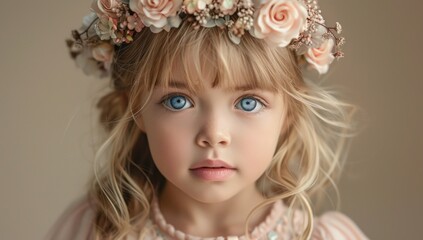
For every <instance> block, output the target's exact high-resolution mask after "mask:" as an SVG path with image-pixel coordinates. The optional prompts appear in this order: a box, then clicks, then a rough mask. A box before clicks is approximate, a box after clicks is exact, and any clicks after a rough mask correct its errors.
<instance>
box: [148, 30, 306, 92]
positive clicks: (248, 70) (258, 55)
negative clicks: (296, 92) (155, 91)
mask: <svg viewBox="0 0 423 240" xmlns="http://www.w3.org/2000/svg"><path fill="white" fill-rule="evenodd" d="M227 34H228V33H227V32H226V31H224V30H221V29H219V28H200V29H198V30H196V29H194V28H193V27H192V26H191V25H189V24H182V25H181V26H180V27H179V28H178V29H172V30H171V31H170V32H168V33H167V32H163V33H160V34H156V36H153V39H152V41H153V42H156V43H157V42H158V41H157V40H158V39H155V38H162V39H161V42H162V43H163V44H162V45H161V47H160V48H157V49H156V50H157V51H159V52H156V53H155V54H147V56H154V60H153V59H146V62H150V63H151V62H154V63H155V64H154V66H151V67H152V68H153V69H157V71H158V72H156V73H155V74H154V76H149V80H150V81H148V79H145V80H146V83H147V85H148V86H149V87H148V89H150V90H151V89H152V88H153V87H154V86H157V85H160V86H164V87H169V85H170V84H171V83H172V82H174V81H178V82H183V83H185V85H186V86H187V88H188V90H190V91H192V92H197V91H198V90H199V89H201V88H203V87H204V86H203V84H204V81H203V80H204V79H205V78H208V79H213V82H212V86H213V87H222V88H227V89H245V90H248V89H255V88H258V89H265V90H269V91H274V92H279V91H283V89H285V87H284V86H286V85H285V84H286V83H290V82H293V79H298V75H296V74H293V72H297V73H298V72H299V71H292V68H293V67H294V68H296V67H295V66H294V64H293V63H294V62H295V59H293V55H292V53H291V52H290V50H288V49H286V48H272V47H270V46H268V45H267V44H266V43H265V42H264V41H263V40H260V39H256V38H254V37H252V36H250V35H249V34H248V33H247V34H245V35H244V36H243V37H242V40H241V43H240V44H239V45H236V44H234V43H233V42H231V40H230V39H229V37H228V35H227ZM159 42H160V41H159ZM151 49H153V48H151ZM150 70H151V69H150ZM175 71H179V73H180V74H179V76H183V79H175ZM141 74H142V73H141ZM145 77H146V76H145ZM154 77H156V79H154Z"/></svg>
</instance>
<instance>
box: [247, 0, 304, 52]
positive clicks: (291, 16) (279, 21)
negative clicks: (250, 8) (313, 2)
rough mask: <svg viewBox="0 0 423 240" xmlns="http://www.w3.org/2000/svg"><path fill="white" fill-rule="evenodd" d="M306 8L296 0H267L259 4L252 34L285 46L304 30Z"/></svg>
mask: <svg viewBox="0 0 423 240" xmlns="http://www.w3.org/2000/svg"><path fill="white" fill-rule="evenodd" d="M306 21H307V9H306V7H305V6H304V4H302V3H301V2H300V1H298V0H268V1H265V2H264V3H262V4H261V5H259V7H258V10H257V11H256V15H255V18H254V30H253V35H255V36H256V37H258V38H265V40H266V41H268V42H270V43H271V44H275V45H277V46H279V47H285V46H287V45H288V44H289V43H290V42H291V40H292V39H294V38H297V37H298V36H299V35H300V33H301V32H302V31H303V30H304V26H305V24H306Z"/></svg>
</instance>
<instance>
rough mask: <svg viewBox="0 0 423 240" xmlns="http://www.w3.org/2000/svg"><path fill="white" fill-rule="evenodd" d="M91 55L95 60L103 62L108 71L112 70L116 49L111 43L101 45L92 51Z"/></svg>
mask: <svg viewBox="0 0 423 240" xmlns="http://www.w3.org/2000/svg"><path fill="white" fill-rule="evenodd" d="M91 54H92V56H93V58H94V59H95V60H97V61H99V62H103V63H104V67H105V68H106V69H110V65H111V64H112V60H113V54H114V48H113V46H112V45H111V44H110V43H108V42H103V43H100V44H99V45H97V46H95V47H94V48H93V49H92V52H91Z"/></svg>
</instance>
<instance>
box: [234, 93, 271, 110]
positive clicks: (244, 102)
mask: <svg viewBox="0 0 423 240" xmlns="http://www.w3.org/2000/svg"><path fill="white" fill-rule="evenodd" d="M235 107H236V108H238V109H241V110H244V111H246V112H252V113H255V112H258V111H260V110H261V109H262V108H263V107H264V104H263V103H262V102H261V101H260V100H258V99H257V98H255V97H244V98H242V99H241V100H240V101H239V102H238V103H237V104H236V105H235Z"/></svg>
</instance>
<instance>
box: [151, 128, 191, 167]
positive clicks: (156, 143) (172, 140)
mask: <svg viewBox="0 0 423 240" xmlns="http://www.w3.org/2000/svg"><path fill="white" fill-rule="evenodd" d="M146 133H147V138H148V144H149V147H150V151H151V155H152V157H153V160H154V162H155V164H156V166H157V167H158V168H159V170H160V171H161V172H162V173H163V174H165V173H166V172H168V171H177V169H183V168H181V166H185V165H188V164H189V162H188V161H189V159H190V158H189V153H190V152H192V150H191V144H190V143H189V142H190V139H191V136H189V135H190V134H189V132H187V131H186V130H184V128H179V127H175V125H174V124H169V123H168V122H166V121H165V122H161V121H157V120H156V121H154V122H150V124H147V125H146Z"/></svg>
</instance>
